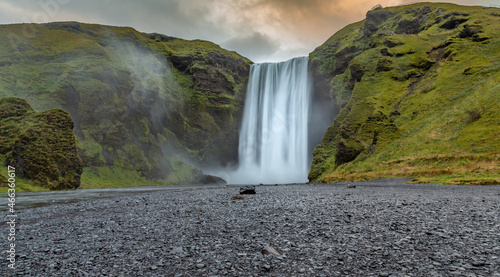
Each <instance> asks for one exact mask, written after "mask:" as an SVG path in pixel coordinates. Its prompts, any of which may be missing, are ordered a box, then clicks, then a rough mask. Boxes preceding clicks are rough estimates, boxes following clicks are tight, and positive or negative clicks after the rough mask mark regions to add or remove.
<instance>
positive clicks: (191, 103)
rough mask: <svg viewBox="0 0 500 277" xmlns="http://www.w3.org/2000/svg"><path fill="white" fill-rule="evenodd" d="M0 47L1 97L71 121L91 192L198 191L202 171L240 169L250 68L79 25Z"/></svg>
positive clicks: (23, 30) (13, 30) (211, 54)
mask: <svg viewBox="0 0 500 277" xmlns="http://www.w3.org/2000/svg"><path fill="white" fill-rule="evenodd" d="M0 37H1V38H2V40H0V97H4V96H17V97H21V98H23V99H26V100H27V101H28V102H29V103H30V104H31V105H32V106H33V107H34V108H35V109H37V110H45V109H51V108H62V109H65V110H67V111H69V113H70V114H71V117H72V118H73V120H74V123H75V129H74V131H75V134H76V136H77V146H78V150H79V154H80V156H81V158H82V160H83V164H84V166H85V170H84V175H83V176H82V180H83V185H85V184H86V183H101V184H102V183H103V182H107V181H109V182H118V183H120V184H117V185H126V184H133V183H134V180H136V181H137V180H143V178H146V179H149V180H157V181H161V182H168V183H179V182H188V181H196V180H197V179H199V178H200V177H201V172H200V171H199V170H197V169H195V167H199V166H207V165H212V164H227V163H231V162H234V161H236V160H237V142H238V141H237V140H238V134H237V128H238V125H239V123H240V117H241V113H242V105H243V101H244V89H245V84H246V81H247V78H248V71H249V66H250V64H251V62H250V61H249V60H248V59H246V58H244V57H241V56H239V55H238V54H236V53H234V52H229V51H226V50H224V49H222V48H220V47H219V46H218V45H215V44H213V43H211V42H207V41H199V40H194V41H186V40H182V39H178V38H173V37H168V36H165V35H160V34H144V33H140V32H137V31H136V30H134V29H132V28H125V27H111V26H102V25H91V24H82V23H77V22H58V23H49V24H17V25H2V26H0ZM188 164H190V165H188ZM89 185H90V184H89Z"/></svg>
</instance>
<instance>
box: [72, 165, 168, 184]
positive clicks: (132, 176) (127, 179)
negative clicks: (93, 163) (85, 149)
mask: <svg viewBox="0 0 500 277" xmlns="http://www.w3.org/2000/svg"><path fill="white" fill-rule="evenodd" d="M83 172H84V173H83V174H82V179H81V184H80V187H79V189H95V188H114V187H134V186H157V185H171V184H170V183H168V182H166V181H163V180H150V179H146V178H144V177H142V176H140V175H139V174H138V173H137V171H134V170H128V171H127V170H122V169H119V170H117V169H113V168H109V167H95V168H90V167H86V168H84V171H83Z"/></svg>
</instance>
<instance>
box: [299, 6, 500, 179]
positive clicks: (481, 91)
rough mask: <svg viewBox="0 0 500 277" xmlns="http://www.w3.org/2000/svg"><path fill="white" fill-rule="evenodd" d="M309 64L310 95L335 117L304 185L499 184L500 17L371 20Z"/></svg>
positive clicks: (446, 9)
mask: <svg viewBox="0 0 500 277" xmlns="http://www.w3.org/2000/svg"><path fill="white" fill-rule="evenodd" d="M310 60H311V64H312V68H313V74H314V77H315V81H316V90H317V92H316V93H320V94H323V95H324V96H325V97H329V98H330V99H331V101H332V105H333V106H335V107H336V108H337V109H338V110H339V113H338V115H337V116H336V118H335V121H334V123H333V125H331V126H330V127H329V128H328V130H327V131H326V133H325V135H324V137H323V139H322V143H321V145H319V146H318V147H316V149H315V150H314V159H313V164H312V166H311V171H310V174H309V179H310V180H311V181H313V180H319V179H323V180H325V181H336V180H364V179H373V178H378V177H390V176H395V177H418V179H417V180H416V181H422V182H441V183H451V184H462V183H467V184H494V183H500V173H499V172H500V162H499V160H500V110H499V103H500V9H498V8H489V7H465V6H458V5H453V4H436V3H419V4H414V5H408V6H399V7H390V8H384V9H379V10H374V11H370V12H368V13H367V16H366V19H365V20H363V21H361V22H357V23H354V24H351V25H349V26H347V27H345V28H344V29H342V30H341V31H339V32H337V33H336V34H335V35H333V36H332V37H331V38H330V39H328V40H327V41H326V42H325V43H324V44H323V45H321V46H320V47H318V48H317V49H316V50H315V51H314V52H312V53H311V54H310Z"/></svg>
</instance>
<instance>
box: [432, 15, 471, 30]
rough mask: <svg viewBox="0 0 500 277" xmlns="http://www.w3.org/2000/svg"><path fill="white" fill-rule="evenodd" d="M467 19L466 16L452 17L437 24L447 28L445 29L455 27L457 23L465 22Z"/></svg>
mask: <svg viewBox="0 0 500 277" xmlns="http://www.w3.org/2000/svg"><path fill="white" fill-rule="evenodd" d="M467 20H469V19H468V18H457V17H452V18H451V19H450V20H448V21H446V22H445V23H443V24H442V25H441V26H439V28H442V29H447V30H451V29H455V28H457V26H458V25H460V24H462V23H464V22H466V21H467Z"/></svg>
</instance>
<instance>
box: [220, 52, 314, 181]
mask: <svg viewBox="0 0 500 277" xmlns="http://www.w3.org/2000/svg"><path fill="white" fill-rule="evenodd" d="M308 61H309V60H308V57H299V58H294V59H291V60H288V61H285V62H281V63H262V64H254V65H252V67H251V69H250V77H249V81H248V87H247V95H246V100H245V108H244V113H243V122H242V126H241V130H240V139H239V150H238V156H239V168H238V170H237V171H236V172H234V173H233V174H231V176H230V177H229V180H228V181H229V182H230V183H233V184H250V183H264V184H271V183H273V184H274V183H281V184H283V183H303V182H307V173H308V170H309V164H310V155H309V153H308V152H309V151H308V149H309V147H308V122H309V121H308V117H309V109H310V102H311V93H310V91H311V89H310V87H311V86H310V83H309V80H310V78H309V72H308Z"/></svg>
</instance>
